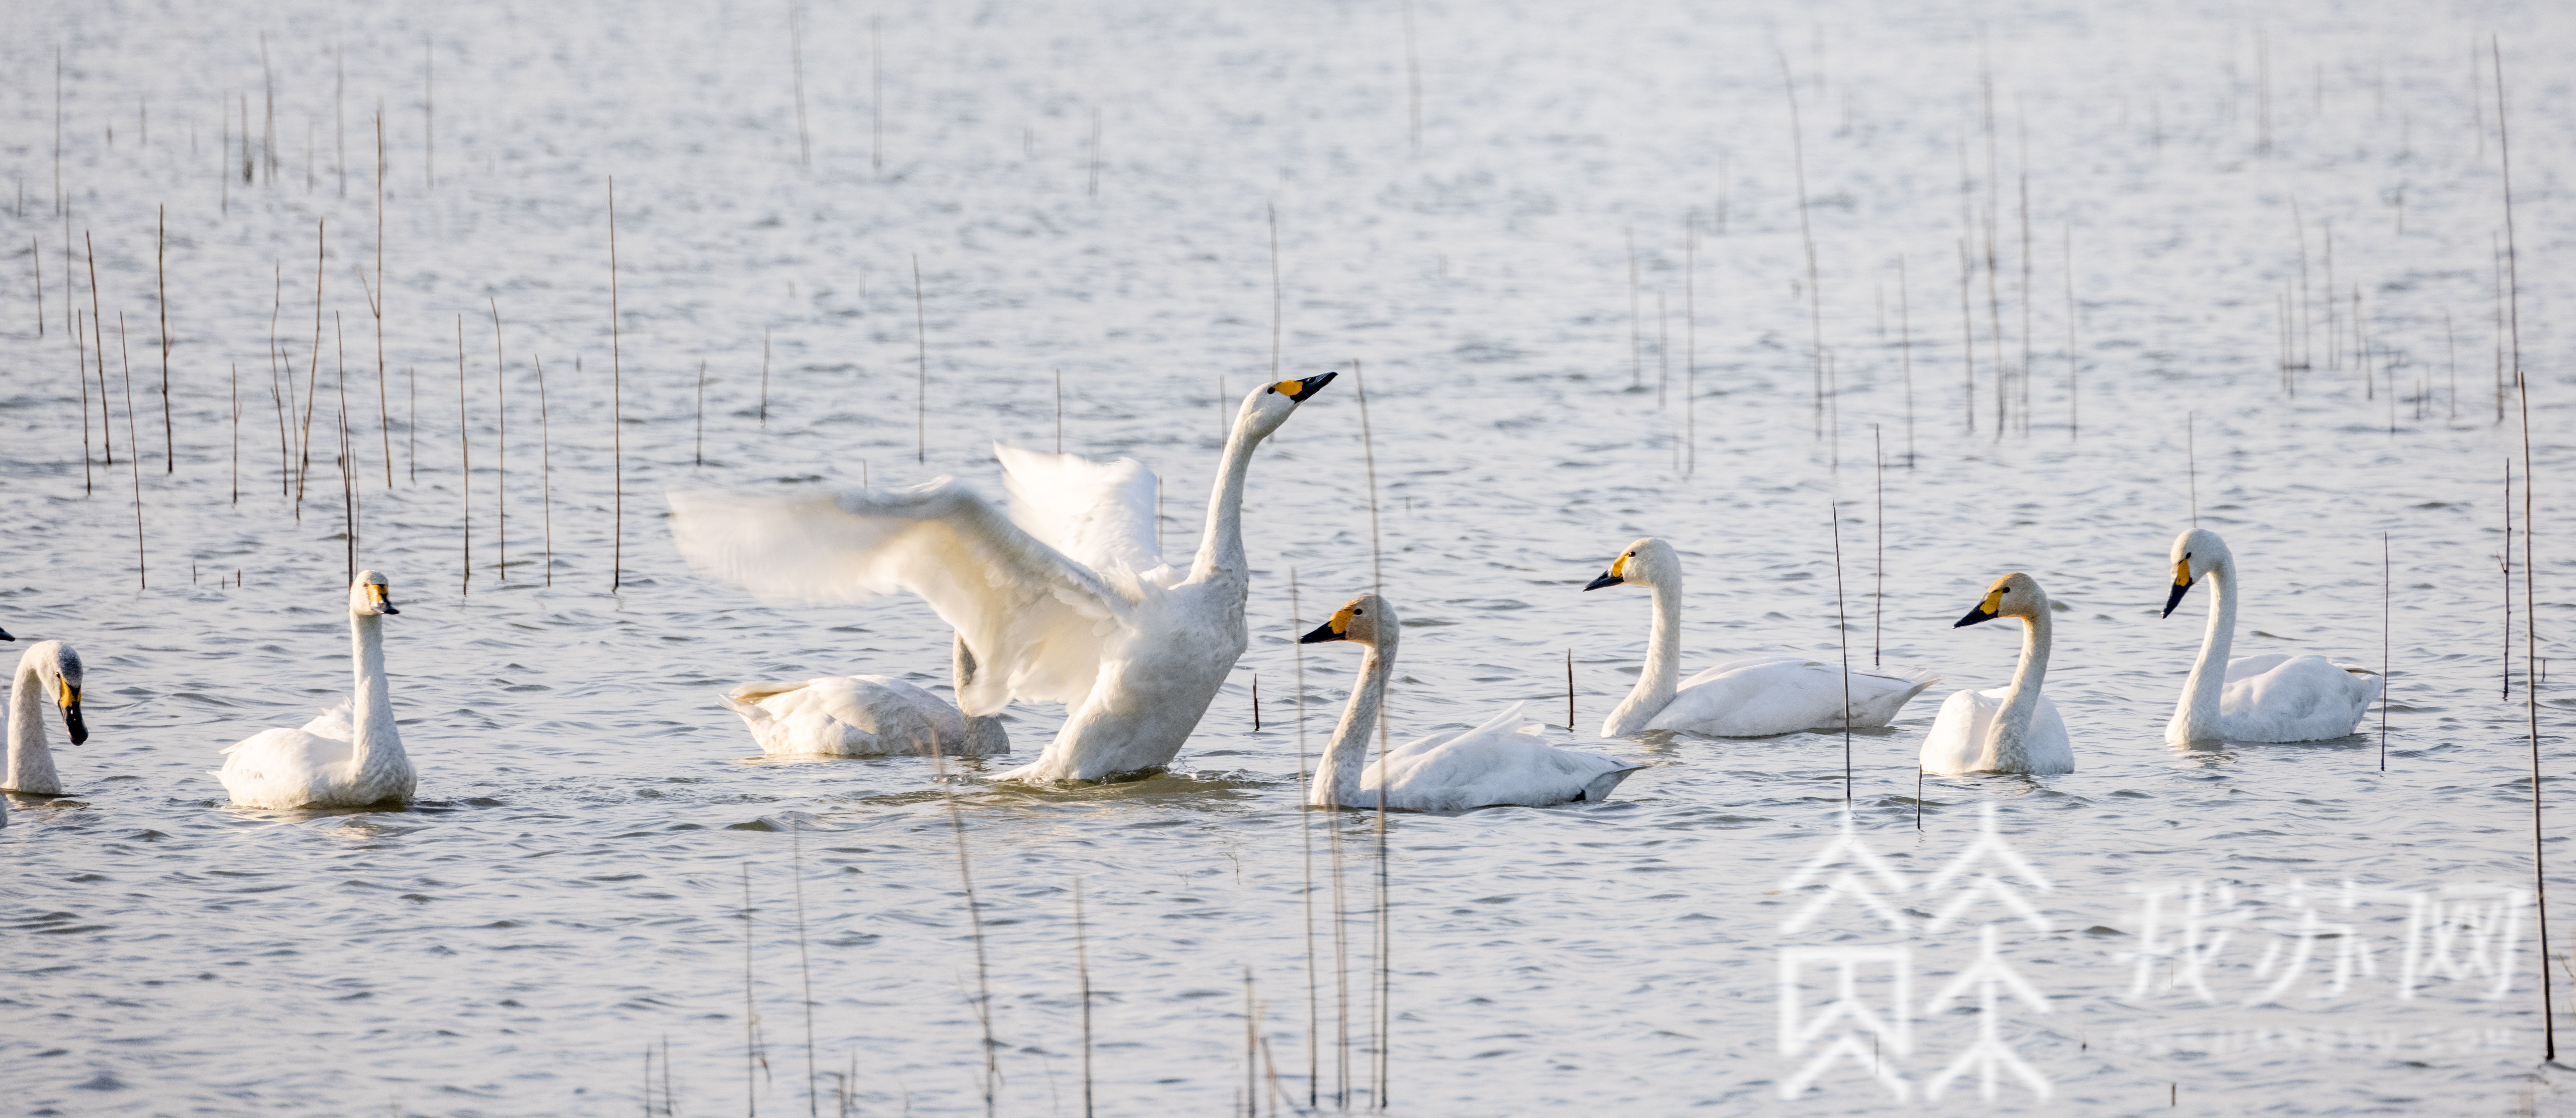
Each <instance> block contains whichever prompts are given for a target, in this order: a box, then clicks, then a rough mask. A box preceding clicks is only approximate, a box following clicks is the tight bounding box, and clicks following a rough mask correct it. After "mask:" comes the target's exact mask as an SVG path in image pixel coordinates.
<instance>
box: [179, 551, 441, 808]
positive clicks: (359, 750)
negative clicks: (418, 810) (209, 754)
mask: <svg viewBox="0 0 2576 1118" xmlns="http://www.w3.org/2000/svg"><path fill="white" fill-rule="evenodd" d="M401 612H402V611H401V610H398V609H395V608H394V605H393V593H392V590H391V589H390V588H389V587H388V586H387V585H386V583H385V576H383V575H381V574H378V573H376V572H374V571H360V572H358V580H357V581H356V582H353V583H351V584H349V646H350V649H349V661H350V664H351V666H352V667H353V668H354V670H355V675H356V676H357V685H356V691H355V693H354V694H353V695H352V696H351V698H350V701H347V702H343V703H341V704H340V705H339V706H336V707H333V708H331V709H330V710H326V711H323V712H322V713H321V714H320V715H319V716H317V717H316V718H314V719H313V721H311V722H307V723H305V724H304V728H302V729H300V730H285V729H276V730H262V731H260V732H258V733H256V734H252V735H251V736H249V737H247V738H243V739H242V740H241V741H239V742H236V743H234V744H233V745H232V746H230V747H228V748H226V749H225V750H224V767H223V769H222V770H221V771H219V772H217V773H215V779H217V780H220V781H223V782H224V790H225V791H228V792H230V793H232V797H233V804H234V806H237V807H256V808H272V809H288V808H345V807H368V806H371V805H375V804H383V803H400V802H403V801H406V800H409V799H411V794H412V788H413V786H414V785H415V784H417V783H418V777H417V776H416V775H415V774H414V773H413V772H412V767H411V758H410V757H408V756H406V755H404V753H403V746H402V735H400V734H399V733H396V732H395V730H394V703H393V696H392V695H391V694H389V693H388V692H387V691H386V685H385V635H384V623H385V621H384V618H385V615H386V614H389V613H401Z"/></svg>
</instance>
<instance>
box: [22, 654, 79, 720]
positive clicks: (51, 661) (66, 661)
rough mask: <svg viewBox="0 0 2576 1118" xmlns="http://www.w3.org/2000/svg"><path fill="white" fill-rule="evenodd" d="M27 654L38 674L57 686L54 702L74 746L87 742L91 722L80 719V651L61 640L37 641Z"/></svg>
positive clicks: (55, 687)
mask: <svg viewBox="0 0 2576 1118" xmlns="http://www.w3.org/2000/svg"><path fill="white" fill-rule="evenodd" d="M27 656H28V658H29V659H32V660H34V661H35V662H36V673H37V677H38V678H40V679H43V680H45V681H46V682H49V683H52V684H53V685H54V704H55V705H56V706H59V707H61V708H62V710H63V732H64V733H66V734H69V735H71V739H72V744H73V745H79V744H80V743H82V742H85V741H88V740H89V723H86V722H83V721H81V708H80V697H81V675H82V673H81V658H80V653H79V652H78V651H77V650H75V649H73V648H72V646H70V645H68V644H64V643H63V642H61V641H38V642H36V643H35V644H32V645H29V646H28V647H27Z"/></svg>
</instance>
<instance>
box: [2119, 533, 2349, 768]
mask: <svg viewBox="0 0 2576 1118" xmlns="http://www.w3.org/2000/svg"><path fill="white" fill-rule="evenodd" d="M2171 557H2172V561H2173V565H2174V580H2173V592H2172V593H2170V594H2168V595H2166V596H2165V612H2164V616H2166V617H2171V616H2173V611H2174V607H2175V606H2178V605H2181V604H2182V598H2183V595H2184V594H2186V593H2188V592H2190V590H2191V588H2192V584H2193V583H2195V582H2198V581H2201V580H2203V579H2206V580H2208V582H2209V631H2208V633H2207V634H2206V635H2205V636H2203V637H2201V640H2200V658H2199V659H2197V660H2194V661H2192V665H2191V679H2190V680H2189V681H2187V682H2185V683H2184V684H2183V687H2182V701H2181V702H2179V703H2177V704H2175V706H2174V714H2173V720H2172V721H2170V722H2167V723H2165V741H2166V742H2167V743H2170V744H2173V745H2189V744H2191V743H2192V742H2195V741H2210V740H2213V739H2219V738H2224V739H2227V740H2229V741H2319V740H2322V739H2325V738H2339V737H2344V736H2346V735H2348V734H2350V733H2352V731H2353V728H2354V727H2355V726H2357V725H2358V724H2359V723H2360V722H2361V718H2362V715H2364V714H2367V713H2369V711H2370V702H2371V700H2373V699H2376V698H2378V697H2379V687H2380V679H2379V674H2378V673H2377V672H2370V671H2363V670H2359V669H2354V668H2347V667H2343V666H2340V665H2337V664H2336V663H2334V662H2333V661H2331V660H2328V659H2326V658H2325V657H2323V656H2313V655H2311V656H2293V655H2289V654H2287V653H2279V652H2274V653H2268V654H2266V655H2262V656H2247V657H2244V658H2243V659H2238V660H2230V659H2228V658H2227V652H2228V648H2229V646H2231V645H2233V644H2234V643H2235V641H2236V595H2237V586H2236V556H2235V554H2234V553H2233V552H2230V551H2228V550H2227V543H2226V541H2224V540H2221V539H2219V538H2218V533H2216V532H2212V531H2210V530H2209V529H2207V528H2194V529H2192V530H2190V531H2188V532H2184V533H2183V534H2182V535H2179V536H2176V537H2174V542H2173V550H2172V552H2171ZM2222 664H2224V665H2226V667H2225V669H2224V670H2223V671H2222V670H2220V669H2219V665H2222Z"/></svg>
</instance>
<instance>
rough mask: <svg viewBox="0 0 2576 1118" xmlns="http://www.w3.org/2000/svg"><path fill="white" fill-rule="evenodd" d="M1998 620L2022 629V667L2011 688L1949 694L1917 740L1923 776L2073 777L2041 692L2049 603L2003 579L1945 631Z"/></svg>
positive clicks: (2025, 585) (2015, 580) (2021, 578)
mask: <svg viewBox="0 0 2576 1118" xmlns="http://www.w3.org/2000/svg"><path fill="white" fill-rule="evenodd" d="M1998 617H2018V618H2020V619H2021V623H2022V634H2021V662H2020V664H2019V665H2017V666H2015V667H2014V668H2013V678H2012V686H2010V687H1994V688H1989V689H1987V690H1984V691H1959V692H1954V693H1952V694H1951V696H1950V698H1949V700H1948V701H1947V702H1944V703H1942V704H1941V713H1940V714H1939V715H1937V716H1935V717H1934V718H1933V719H1932V732H1931V733H1930V734H1928V735H1925V737H1924V738H1923V754H1922V765H1923V771H1924V772H1927V773H1931V774H1933V775H1935V776H1963V775H1966V774H1968V773H2033V774H2036V775H2040V776H2057V775H2060V774H2064V773H2071V772H2074V771H2075V745H2074V743H2072V742H2070V741H2068V740H2067V739H2066V722H2065V720H2064V719H2061V718H2059V717H2058V716H2057V704H2055V703H2052V702H2050V701H2048V696H2046V695H2043V694H2041V693H2040V690H2039V685H2040V683H2041V681H2043V680H2045V679H2047V678H2048V645H2049V639H2050V636H2051V634H2052V632H2053V631H2054V630H2053V625H2054V622H2052V621H2051V620H2050V619H2049V608H2048V595H2047V594H2046V593H2044V592H2042V591H2041V590H2040V588H2039V583H2038V582H2036V581H2034V580H2033V579H2032V578H2031V577H2030V576H2029V575H2026V574H2020V573H2014V574H2008V575H2005V576H2004V577H2002V578H1999V579H1996V580H1995V584H1994V585H1993V586H1990V587H1987V588H1986V600H1985V601H1983V602H1980V603H1978V605H1977V608H1975V609H1972V610H1969V611H1968V615H1967V616H1966V617H1962V618H1960V619H1959V620H1958V623H1957V624H1954V625H1952V626H1951V628H1953V629H1957V628H1962V627H1965V626H1969V625H1977V624H1982V623H1984V622H1988V621H1992V620H1994V619H1996V618H1998Z"/></svg>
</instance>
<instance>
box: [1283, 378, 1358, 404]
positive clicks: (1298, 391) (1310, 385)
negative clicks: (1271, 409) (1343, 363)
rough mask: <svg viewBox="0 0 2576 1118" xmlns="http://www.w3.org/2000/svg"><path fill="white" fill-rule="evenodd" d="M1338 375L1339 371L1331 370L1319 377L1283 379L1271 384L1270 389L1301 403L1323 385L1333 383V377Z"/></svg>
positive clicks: (1321, 389) (1321, 388) (1322, 388)
mask: <svg viewBox="0 0 2576 1118" xmlns="http://www.w3.org/2000/svg"><path fill="white" fill-rule="evenodd" d="M1340 375H1342V374H1341V373H1339V372H1331V373H1326V374H1324V375H1322V376H1320V377H1307V378H1306V379H1304V380H1283V381H1280V382H1279V383H1277V384H1274V385H1271V386H1270V391H1272V392H1276V393H1278V394H1280V395H1282V396H1285V397H1287V398H1289V399H1291V400H1295V401H1297V402H1298V403H1300V404H1302V403H1305V402H1306V397H1308V396H1312V395H1314V394H1316V393H1318V392H1321V391H1323V390H1324V386H1325V385H1327V384H1331V383H1333V378H1334V377H1337V376H1340Z"/></svg>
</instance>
